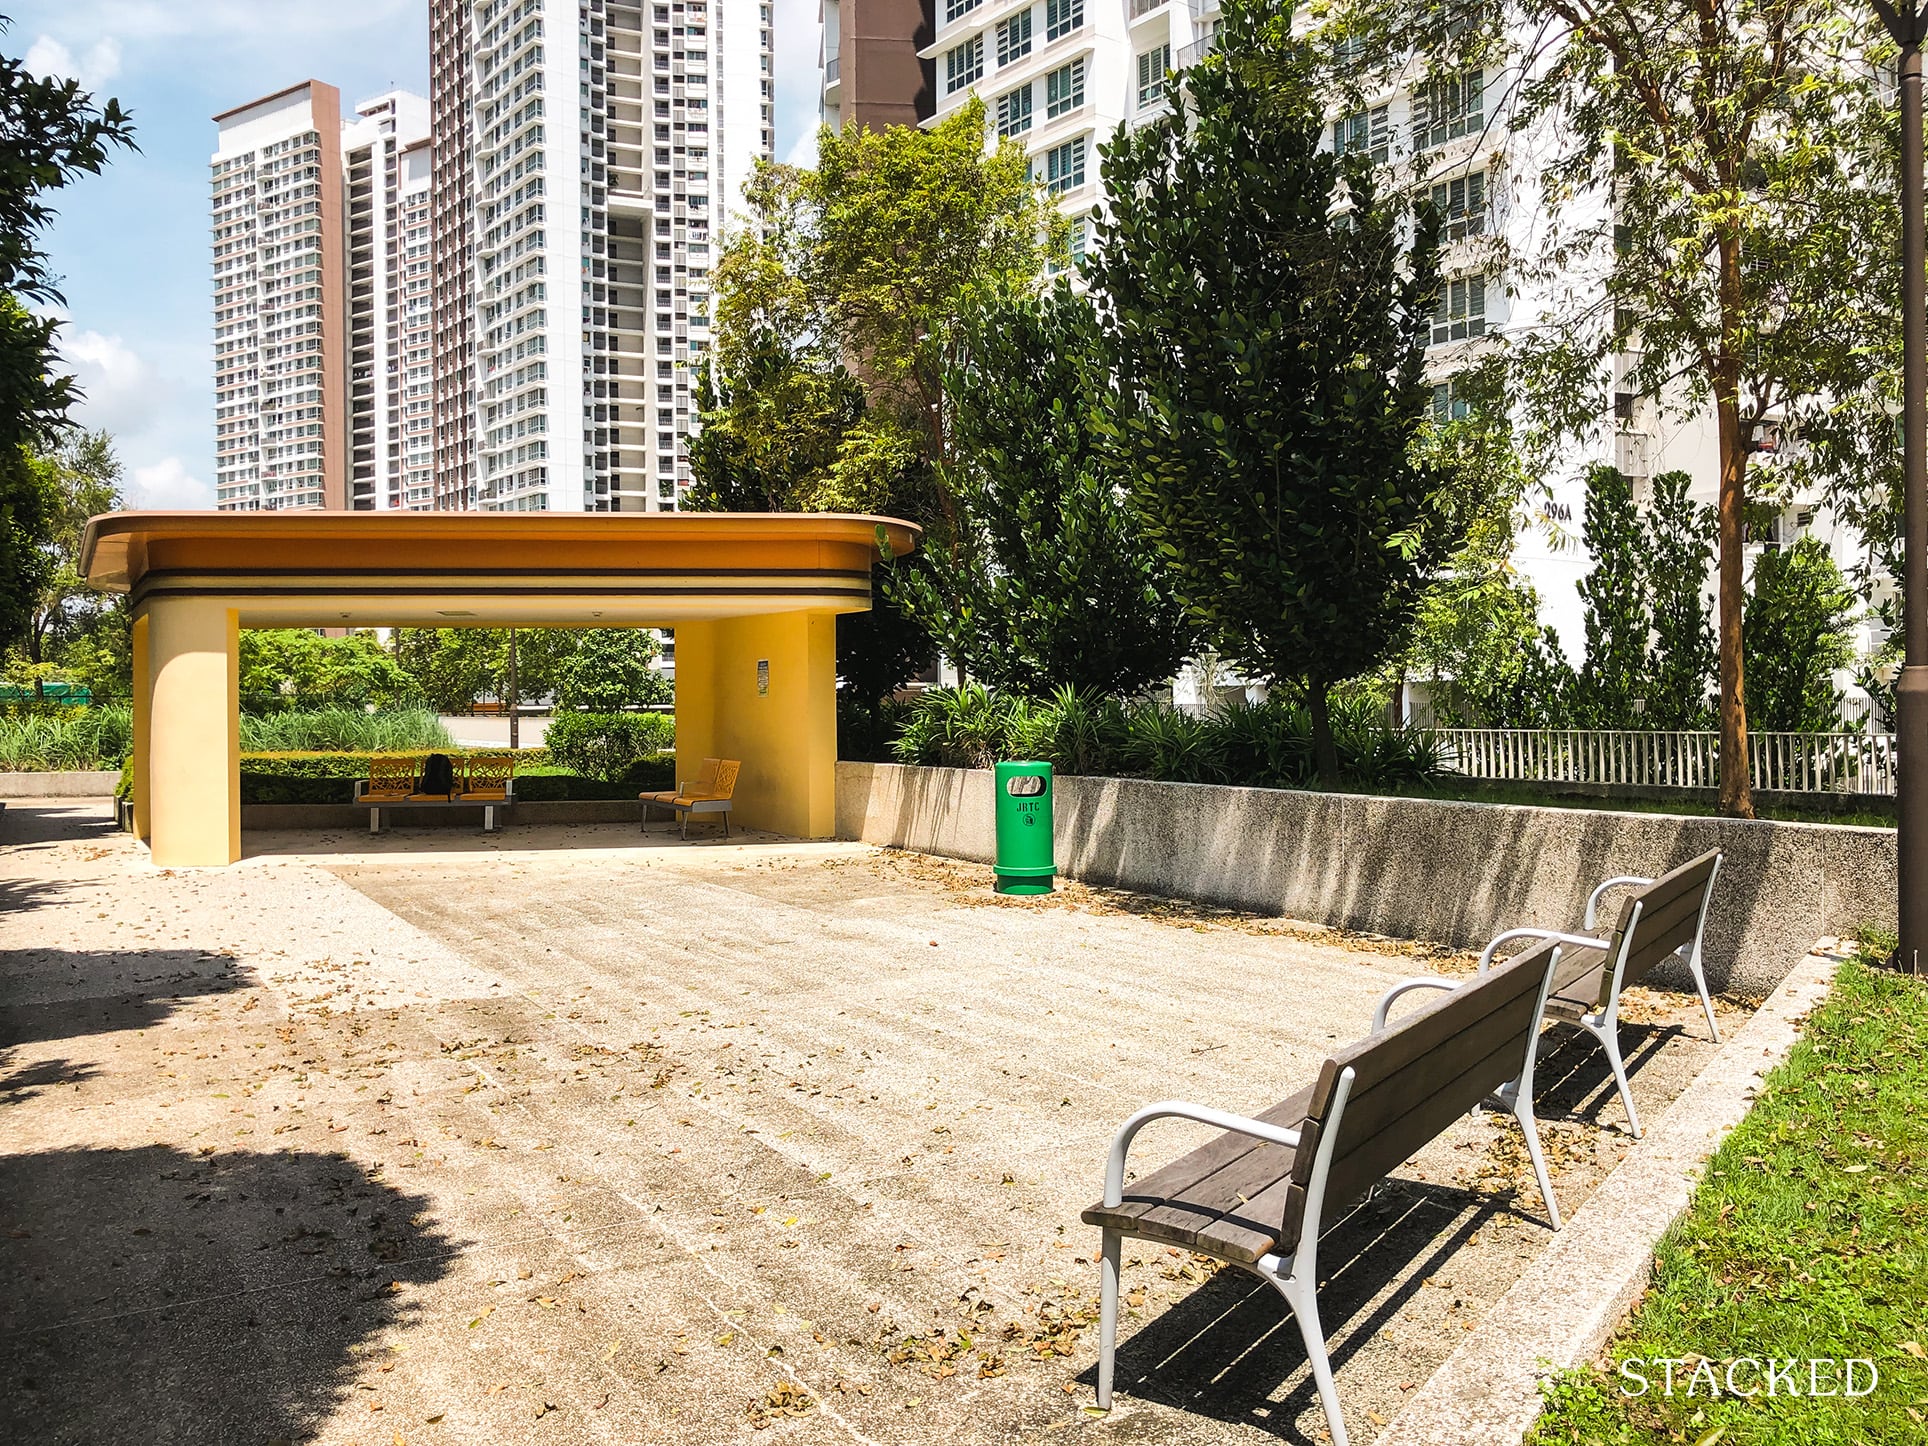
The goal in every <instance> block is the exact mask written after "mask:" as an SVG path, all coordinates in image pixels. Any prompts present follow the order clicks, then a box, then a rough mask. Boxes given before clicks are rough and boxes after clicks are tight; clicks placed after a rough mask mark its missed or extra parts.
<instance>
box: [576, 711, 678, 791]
mask: <svg viewBox="0 0 1928 1446" xmlns="http://www.w3.org/2000/svg"><path fill="white" fill-rule="evenodd" d="M543 742H544V744H546V745H547V747H548V750H549V756H550V757H551V758H552V759H554V760H555V762H557V763H558V764H560V765H561V766H562V767H564V768H567V769H569V770H570V771H571V772H574V773H580V774H583V775H584V776H586V777H589V778H600V779H603V780H605V781H607V782H614V781H616V780H618V779H621V778H623V777H624V776H625V775H626V774H627V772H628V770H629V769H630V768H631V767H632V766H634V765H635V764H637V763H639V762H642V761H643V760H645V759H649V758H653V757H654V756H655V755H657V754H659V753H661V752H663V751H664V750H666V749H668V748H671V747H673V746H674V745H675V742H676V721H675V719H674V718H672V717H671V716H670V715H669V714H667V713H558V714H556V716H555V717H554V718H552V719H550V720H549V728H548V731H547V733H545V734H544V736H543Z"/></svg>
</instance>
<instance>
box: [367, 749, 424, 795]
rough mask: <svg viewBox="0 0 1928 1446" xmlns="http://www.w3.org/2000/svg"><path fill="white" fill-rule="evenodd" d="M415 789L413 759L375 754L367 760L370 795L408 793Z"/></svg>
mask: <svg viewBox="0 0 1928 1446" xmlns="http://www.w3.org/2000/svg"><path fill="white" fill-rule="evenodd" d="M414 788H415V759H414V758H413V757H402V758H398V757H394V756H392V755H390V756H386V757H385V756H383V755H382V754H379V753H377V754H375V755H374V756H373V757H371V758H370V759H369V760H368V791H369V792H370V793H410V792H413V790H414Z"/></svg>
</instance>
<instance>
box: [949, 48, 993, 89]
mask: <svg viewBox="0 0 1928 1446" xmlns="http://www.w3.org/2000/svg"><path fill="white" fill-rule="evenodd" d="M982 79H984V37H983V36H982V35H973V36H972V37H971V38H970V39H969V40H967V41H965V42H964V43H963V44H962V45H958V46H953V47H952V48H951V49H950V50H948V51H946V52H945V54H944V90H945V93H946V94H949V93H950V92H951V91H954V90H962V89H963V88H964V87H965V86H967V85H974V84H976V83H977V82H978V81H980V80H982Z"/></svg>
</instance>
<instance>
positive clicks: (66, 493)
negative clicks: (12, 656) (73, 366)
mask: <svg viewBox="0 0 1928 1446" xmlns="http://www.w3.org/2000/svg"><path fill="white" fill-rule="evenodd" d="M40 460H41V461H42V462H43V463H45V464H46V466H45V475H46V476H47V477H48V478H49V479H50V480H51V481H52V484H53V487H52V491H53V501H54V509H53V515H52V517H51V518H50V519H49V523H50V526H49V529H48V532H49V535H48V538H47V543H46V548H47V552H48V554H49V559H50V563H51V565H50V567H49V570H48V576H47V580H46V582H45V584H44V585H43V586H42V589H41V593H40V597H39V598H38V599H37V600H36V605H35V607H34V610H33V617H32V618H31V620H30V622H29V624H28V628H27V635H26V639H25V648H26V653H27V656H28V658H30V659H31V660H32V661H34V662H36V663H46V662H52V661H54V656H53V655H54V653H55V652H56V651H57V650H59V649H60V647H61V645H63V644H65V643H67V642H69V641H70V640H72V639H74V638H76V637H79V636H81V635H82V634H84V633H86V632H88V631H89V630H90V628H91V627H92V625H93V624H94V622H95V621H96V619H98V617H99V616H100V614H101V613H102V612H103V611H105V610H106V608H107V606H108V600H107V598H106V597H105V596H104V595H103V594H101V593H98V592H96V591H94V589H93V588H91V587H89V586H88V585H87V579H86V578H85V577H83V576H82V575H81V571H80V542H81V536H82V534H83V533H84V532H85V531H86V528H87V521H88V519H89V518H91V517H93V516H95V515H97V514H99V513H102V512H112V511H114V510H115V509H116V508H119V507H120V506H122V505H123V503H122V499H121V492H120V478H121V464H120V459H119V458H117V457H116V456H115V455H114V445H113V440H112V439H111V438H110V437H109V436H108V435H107V433H105V432H78V431H77V432H69V433H67V434H66V435H65V436H63V437H62V438H61V439H60V441H59V443H58V445H56V446H55V447H54V449H53V450H52V452H50V453H49V454H47V455H46V456H45V457H44V458H42V459H40Z"/></svg>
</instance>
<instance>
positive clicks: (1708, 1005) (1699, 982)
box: [1687, 948, 1720, 1044]
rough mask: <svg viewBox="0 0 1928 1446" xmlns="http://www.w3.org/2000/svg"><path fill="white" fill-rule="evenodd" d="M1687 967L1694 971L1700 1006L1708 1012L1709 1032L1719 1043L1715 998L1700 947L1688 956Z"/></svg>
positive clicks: (1715, 1041) (1716, 1042)
mask: <svg viewBox="0 0 1928 1446" xmlns="http://www.w3.org/2000/svg"><path fill="white" fill-rule="evenodd" d="M1687 967H1688V968H1689V969H1691V970H1693V971H1694V988H1696V989H1698V990H1699V991H1700V1007H1701V1008H1702V1009H1703V1010H1705V1011H1706V1012H1707V1033H1708V1035H1709V1036H1710V1037H1711V1038H1712V1039H1713V1041H1714V1043H1715V1044H1719V1043H1720V1026H1719V1025H1718V1024H1716V1023H1714V1000H1713V997H1712V996H1711V995H1709V994H1708V992H1707V971H1706V970H1704V969H1702V968H1701V967H1700V950H1699V949H1698V948H1696V949H1695V950H1694V952H1693V953H1691V954H1689V955H1688V956H1687Z"/></svg>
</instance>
